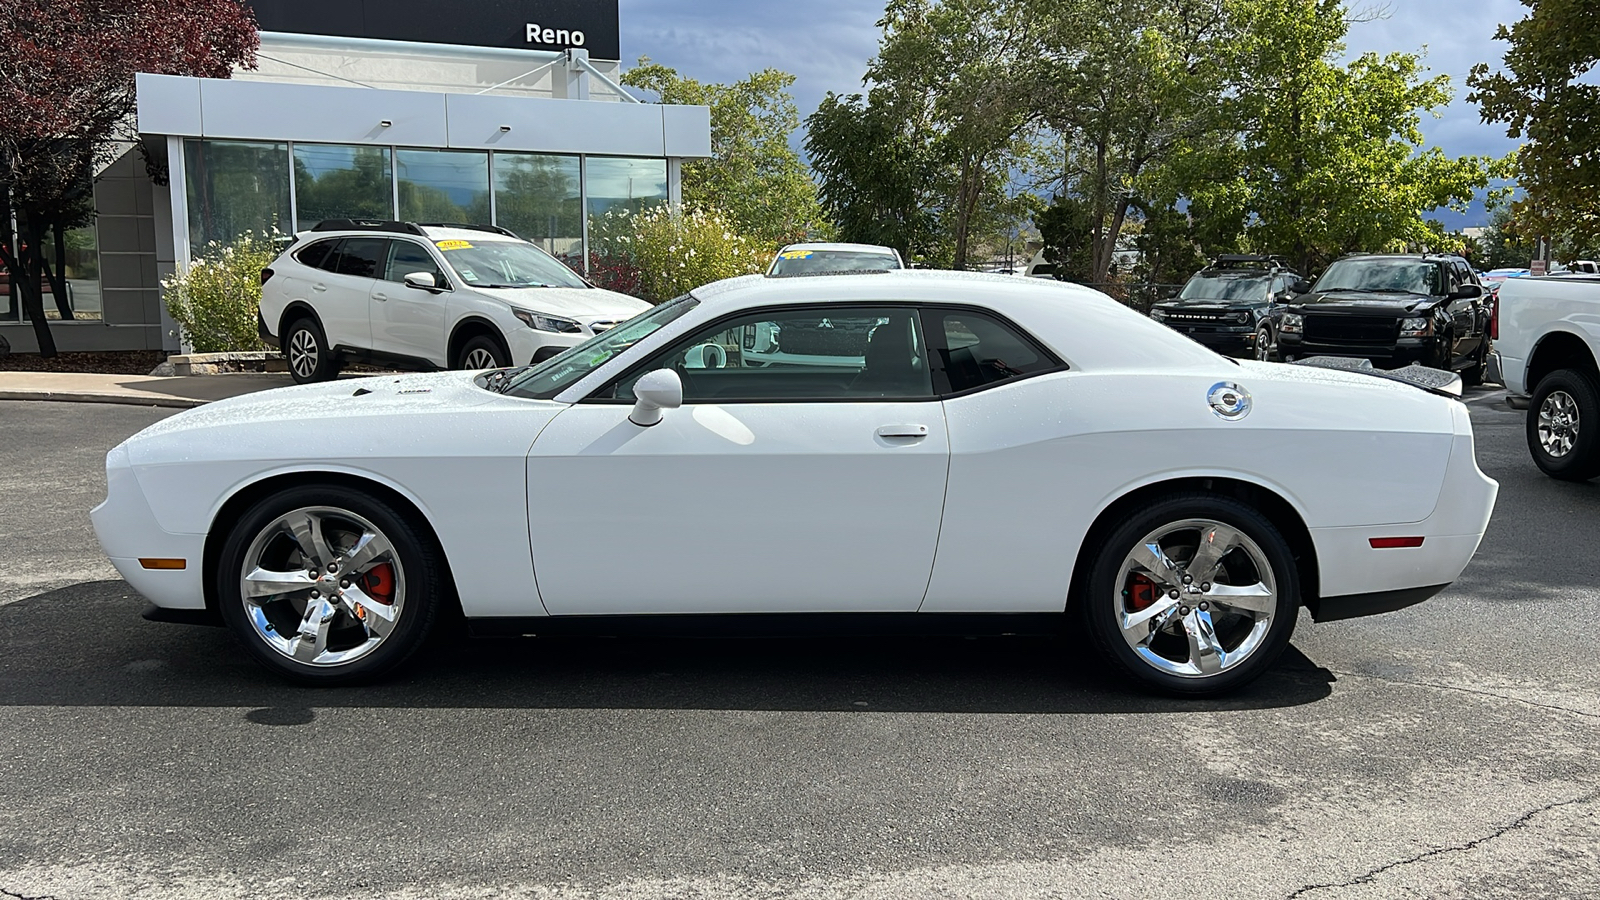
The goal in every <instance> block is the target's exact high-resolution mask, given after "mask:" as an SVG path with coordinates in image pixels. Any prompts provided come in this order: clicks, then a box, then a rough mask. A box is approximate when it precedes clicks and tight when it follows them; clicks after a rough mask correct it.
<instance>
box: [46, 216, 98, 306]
mask: <svg viewBox="0 0 1600 900" xmlns="http://www.w3.org/2000/svg"><path fill="white" fill-rule="evenodd" d="M61 238H62V239H61V242H60V243H61V246H60V252H61V256H60V257H59V258H57V256H56V252H57V247H56V241H55V233H54V232H51V234H50V240H49V242H48V243H46V244H45V247H44V256H45V259H46V260H48V261H49V263H50V271H51V272H52V273H54V272H56V271H57V266H60V271H61V272H62V274H63V275H64V276H65V278H66V284H65V287H66V302H65V304H63V303H62V302H61V300H60V298H57V297H56V295H55V287H54V286H53V285H52V284H51V283H50V279H48V278H47V279H45V280H44V317H45V318H46V319H50V320H56V319H66V318H69V316H67V315H63V313H62V306H63V305H65V307H66V311H67V312H68V313H70V314H71V315H70V318H71V319H72V320H73V321H89V322H98V321H100V318H101V308H102V307H101V305H100V254H99V252H98V248H97V247H96V239H95V231H94V226H93V225H88V226H85V227H83V228H69V229H67V231H66V232H65V233H64V234H62V236H61Z"/></svg>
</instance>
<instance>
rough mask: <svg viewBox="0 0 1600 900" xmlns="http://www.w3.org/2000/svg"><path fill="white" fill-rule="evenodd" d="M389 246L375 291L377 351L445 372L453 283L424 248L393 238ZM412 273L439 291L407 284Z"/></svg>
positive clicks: (374, 345) (373, 312) (372, 315)
mask: <svg viewBox="0 0 1600 900" xmlns="http://www.w3.org/2000/svg"><path fill="white" fill-rule="evenodd" d="M388 244H389V249H388V254H387V256H386V258H385V260H384V265H383V267H382V268H381V269H380V270H379V277H378V278H377V280H375V281H374V282H373V285H372V294H371V306H370V318H371V321H372V349H374V350H376V351H378V352H380V353H388V354H392V355H395V356H403V357H406V358H408V359H419V360H425V361H427V362H430V363H432V364H433V365H436V366H440V367H445V366H447V365H449V362H448V360H447V359H446V355H447V350H448V348H447V346H446V344H447V340H446V335H445V318H446V317H445V311H446V310H445V303H446V300H445V298H446V297H447V296H448V291H449V288H450V282H449V280H447V279H446V278H445V274H444V270H443V268H441V267H440V265H439V263H438V261H437V260H435V259H434V258H433V254H432V253H430V252H429V251H428V248H427V247H425V246H423V245H422V244H421V243H419V242H417V241H411V240H407V239H405V238H392V239H390V240H389V241H388ZM412 272H427V273H428V274H430V275H432V276H433V283H434V284H435V285H439V287H437V288H435V289H434V290H427V289H425V288H419V287H412V286H411V285H408V284H406V276H407V275H409V274H411V273H412Z"/></svg>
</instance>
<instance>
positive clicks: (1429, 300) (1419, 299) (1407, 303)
mask: <svg viewBox="0 0 1600 900" xmlns="http://www.w3.org/2000/svg"><path fill="white" fill-rule="evenodd" d="M1439 299H1440V298H1438V297H1431V296H1428V295H1427V294H1413V293H1410V292H1409V291H1385V292H1384V293H1381V294H1367V293H1362V292H1360V291H1327V292H1326V293H1314V294H1307V295H1305V296H1304V297H1301V298H1300V299H1299V300H1296V301H1295V302H1294V308H1296V309H1305V310H1309V311H1315V312H1350V313H1357V314H1360V313H1373V312H1376V313H1384V312H1392V313H1396V314H1399V313H1403V312H1416V311H1417V310H1419V309H1421V310H1426V309H1428V308H1430V307H1432V306H1433V305H1434V304H1436V303H1438V302H1439Z"/></svg>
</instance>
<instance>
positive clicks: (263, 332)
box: [256, 309, 278, 350]
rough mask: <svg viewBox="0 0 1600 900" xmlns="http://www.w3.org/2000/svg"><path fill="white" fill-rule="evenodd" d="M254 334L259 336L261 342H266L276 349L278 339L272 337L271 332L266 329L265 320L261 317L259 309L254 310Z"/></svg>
mask: <svg viewBox="0 0 1600 900" xmlns="http://www.w3.org/2000/svg"><path fill="white" fill-rule="evenodd" d="M256 335H257V336H259V337H260V338H261V343H263V344H266V345H267V346H268V347H269V348H271V349H273V350H277V349H278V339H277V338H275V337H273V336H272V332H270V331H268V330H267V320H266V319H265V318H263V317H262V315H261V310H259V309H258V310H256Z"/></svg>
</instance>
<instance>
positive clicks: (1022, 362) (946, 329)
mask: <svg viewBox="0 0 1600 900" xmlns="http://www.w3.org/2000/svg"><path fill="white" fill-rule="evenodd" d="M926 315H928V317H929V319H928V321H929V325H928V329H929V331H930V332H931V333H932V343H933V348H932V350H933V353H932V356H933V376H934V383H935V384H936V385H937V386H938V388H939V390H940V392H941V393H947V394H958V393H960V392H962V391H970V390H972V389H973V388H979V387H983V386H984V385H987V384H995V383H997V382H1001V381H1007V380H1009V379H1012V378H1021V377H1022V376H1024V375H1032V374H1034V373H1035V372H1048V371H1050V370H1051V369H1057V368H1060V363H1058V362H1057V361H1056V360H1054V359H1052V358H1051V357H1050V356H1049V355H1048V354H1047V353H1045V351H1044V350H1043V349H1042V348H1040V347H1039V346H1038V345H1037V344H1035V343H1034V342H1033V341H1030V340H1028V339H1027V338H1024V337H1023V336H1022V335H1020V334H1018V333H1017V332H1016V331H1015V330H1013V329H1012V328H1011V327H1010V326H1009V325H1006V324H1005V323H1003V322H1001V321H1000V320H998V319H996V318H994V317H992V316H989V315H986V314H984V313H979V312H972V311H970V310H955V309H935V310H930V311H929V312H928V313H927V314H926Z"/></svg>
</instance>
